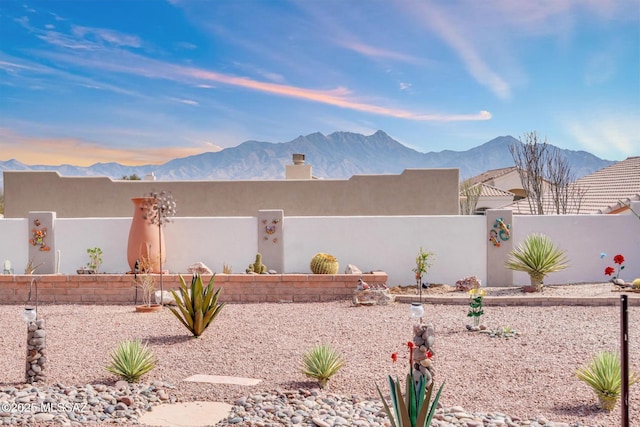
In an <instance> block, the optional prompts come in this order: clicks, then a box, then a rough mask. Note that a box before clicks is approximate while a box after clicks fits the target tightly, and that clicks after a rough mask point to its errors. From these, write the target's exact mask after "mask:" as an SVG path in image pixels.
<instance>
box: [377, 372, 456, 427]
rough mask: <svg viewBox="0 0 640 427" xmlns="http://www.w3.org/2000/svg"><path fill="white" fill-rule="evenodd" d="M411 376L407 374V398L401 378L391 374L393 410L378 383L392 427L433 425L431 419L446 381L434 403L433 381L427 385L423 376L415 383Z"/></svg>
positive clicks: (390, 385) (390, 384) (379, 392)
mask: <svg viewBox="0 0 640 427" xmlns="http://www.w3.org/2000/svg"><path fill="white" fill-rule="evenodd" d="M411 377H412V375H411V374H407V383H406V393H405V398H403V397H402V387H401V385H400V380H397V379H396V380H394V379H393V378H392V377H391V375H389V377H388V379H389V389H390V391H391V393H390V394H391V403H392V404H393V411H391V408H390V407H389V404H388V403H387V401H386V400H385V398H384V396H382V392H381V391H380V387H378V386H377V385H376V388H377V389H378V394H379V395H380V399H382V405H383V406H384V411H385V413H386V414H387V417H389V420H391V427H428V426H430V425H431V420H432V419H433V416H434V414H435V413H436V408H437V407H438V401H439V400H440V395H441V394H442V388H443V387H444V382H443V383H442V384H441V385H440V388H439V389H438V392H437V393H436V396H435V398H434V399H433V403H431V393H432V392H433V381H432V382H431V383H429V385H428V386H426V381H425V379H424V377H422V376H421V377H420V379H419V380H418V382H417V383H415V384H414V383H413V381H412V380H411ZM405 399H406V401H405Z"/></svg>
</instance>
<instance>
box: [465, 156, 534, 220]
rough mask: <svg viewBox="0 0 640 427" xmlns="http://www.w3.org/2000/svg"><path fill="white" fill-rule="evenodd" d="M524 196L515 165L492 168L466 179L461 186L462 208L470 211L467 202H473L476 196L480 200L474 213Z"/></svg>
mask: <svg viewBox="0 0 640 427" xmlns="http://www.w3.org/2000/svg"><path fill="white" fill-rule="evenodd" d="M524 196H525V191H524V189H523V188H522V182H521V181H520V175H519V174H518V170H517V169H516V167H515V166H511V167H508V168H500V169H492V170H489V171H486V172H483V173H481V174H480V175H476V176H474V177H472V178H469V179H467V180H465V181H464V184H462V185H461V186H460V210H461V212H465V213H468V211H469V209H468V208H467V203H471V204H473V199H474V198H476V197H477V200H478V201H477V203H476V204H475V210H474V212H473V213H475V214H482V213H483V212H484V211H485V210H487V209H497V208H501V207H503V206H504V205H508V204H510V203H512V202H513V201H514V200H518V199H521V198H523V197H524ZM467 199H469V201H467Z"/></svg>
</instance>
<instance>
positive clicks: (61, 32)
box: [0, 0, 640, 165]
mask: <svg viewBox="0 0 640 427" xmlns="http://www.w3.org/2000/svg"><path fill="white" fill-rule="evenodd" d="M639 21H640V2H639V1H638V0H573V1H572V0H554V1H542V0H540V1H512V0H485V1H475V0H452V1H444V0H443V1H426V0H397V1H396V0H366V1H365V0H306V1H280V0H273V1H259V0H235V1H232V0H219V1H201V0H169V1H160V0H158V1H155V0H145V1H143V0H137V1H136V0H133V1H124V0H121V1H97V0H92V1H89V0H86V1H82V0H73V1H71V0H70V1H56V0H47V1H29V0H24V1H22V0H21V1H13V0H1V1H0V160H9V159H11V158H15V159H17V160H19V161H21V162H23V163H27V164H51V165H57V164H63V163H71V164H76V165H90V164H93V163H96V162H110V161H116V162H119V163H123V164H131V165H133V164H148V163H163V162H165V161H167V160H169V159H172V158H175V157H184V156H188V155H193V154H198V153H202V152H206V151H215V150H219V149H221V148H225V147H231V146H235V145H238V144H240V143H241V142H244V141H246V140H250V139H255V140H259V141H270V142H286V141H290V140H292V139H294V138H295V137H297V136H298V135H307V134H310V133H314V132H322V133H325V134H329V133H332V132H334V131H350V132H358V133H363V134H367V135H368V134H371V133H373V132H375V131H376V130H378V129H381V130H384V131H385V132H387V133H388V134H389V135H391V136H392V137H393V138H395V139H397V140H398V141H400V142H402V143H403V144H405V145H407V146H409V147H412V148H415V149H416V150H419V151H423V152H430V151H441V150H445V149H449V150H456V151H461V150H467V149H469V148H472V147H475V146H477V145H479V144H482V143H484V142H486V141H488V140H490V139H492V138H494V137H497V136H501V135H513V136H514V137H516V138H518V137H523V136H524V134H525V133H526V132H531V131H534V130H535V131H537V132H538V134H539V135H541V136H542V137H546V138H547V140H548V142H550V143H551V144H554V145H557V146H560V147H562V148H567V149H572V150H587V151H590V152H592V153H594V154H596V155H597V156H599V157H603V158H606V159H610V160H621V159H624V158H626V157H628V156H631V155H640V30H639V28H640V22H639Z"/></svg>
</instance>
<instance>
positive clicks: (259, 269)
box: [246, 253, 267, 274]
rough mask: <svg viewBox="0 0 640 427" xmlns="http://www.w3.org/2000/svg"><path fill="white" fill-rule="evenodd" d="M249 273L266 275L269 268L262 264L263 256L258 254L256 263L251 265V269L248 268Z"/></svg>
mask: <svg viewBox="0 0 640 427" xmlns="http://www.w3.org/2000/svg"><path fill="white" fill-rule="evenodd" d="M246 271H247V273H256V274H266V273H267V266H266V265H264V264H263V263H262V254H261V253H257V254H256V261H255V262H254V263H253V264H249V268H247V270H246Z"/></svg>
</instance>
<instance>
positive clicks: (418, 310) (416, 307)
mask: <svg viewBox="0 0 640 427" xmlns="http://www.w3.org/2000/svg"><path fill="white" fill-rule="evenodd" d="M409 314H410V316H411V318H412V319H420V320H421V321H422V316H424V307H422V304H420V303H419V302H412V303H411V307H410V308H409Z"/></svg>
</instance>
